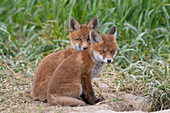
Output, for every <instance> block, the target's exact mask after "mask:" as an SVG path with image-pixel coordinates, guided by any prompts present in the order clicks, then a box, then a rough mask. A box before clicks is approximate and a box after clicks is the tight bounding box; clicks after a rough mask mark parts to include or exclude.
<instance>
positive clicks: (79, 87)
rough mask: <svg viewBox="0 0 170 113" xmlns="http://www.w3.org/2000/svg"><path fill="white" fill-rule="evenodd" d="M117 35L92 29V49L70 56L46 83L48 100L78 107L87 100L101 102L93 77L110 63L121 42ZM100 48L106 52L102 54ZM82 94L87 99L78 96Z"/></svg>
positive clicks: (52, 103) (90, 102)
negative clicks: (95, 93)
mask: <svg viewBox="0 0 170 113" xmlns="http://www.w3.org/2000/svg"><path fill="white" fill-rule="evenodd" d="M115 30H116V28H115ZM114 34H115V31H114ZM114 34H112V33H111V34H110V35H99V34H98V33H97V32H96V31H93V30H92V31H91V32H90V40H91V42H92V44H91V45H90V48H89V49H87V50H85V51H80V52H77V53H75V54H73V55H71V56H69V57H68V58H66V59H65V60H64V61H63V62H62V63H61V64H60V65H59V66H58V67H57V68H56V70H55V71H54V73H53V75H52V77H51V79H50V81H49V83H48V86H47V101H48V103H50V104H51V105H56V104H60V105H69V106H75V105H85V103H83V102H84V101H85V102H86V103H89V104H95V103H97V102H99V101H100V99H98V98H96V97H95V95H94V91H93V89H92V85H91V79H92V78H93V77H94V76H95V75H97V74H98V73H99V72H100V71H101V70H102V68H103V66H104V64H106V63H111V62H108V59H111V58H113V57H114V56H115V54H116V51H117V49H118V44H117V42H116V39H115V38H116V37H115V35H114ZM101 50H104V51H105V54H103V53H100V51H101ZM112 50H114V52H112ZM94 51H95V52H94ZM98 57H99V58H98ZM100 57H103V59H102V58H101V59H100ZM105 58H107V60H106V62H105ZM80 96H81V97H82V99H83V100H84V101H82V100H79V99H78V98H79V97H80ZM72 103H73V104H72Z"/></svg>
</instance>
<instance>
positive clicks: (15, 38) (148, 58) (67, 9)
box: [0, 0, 170, 111]
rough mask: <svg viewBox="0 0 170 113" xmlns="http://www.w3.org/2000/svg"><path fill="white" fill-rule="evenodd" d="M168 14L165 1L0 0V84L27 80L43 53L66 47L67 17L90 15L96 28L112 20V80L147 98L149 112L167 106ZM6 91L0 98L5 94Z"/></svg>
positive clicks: (169, 97)
mask: <svg viewBox="0 0 170 113" xmlns="http://www.w3.org/2000/svg"><path fill="white" fill-rule="evenodd" d="M169 14H170V3H169V2H168V0H93V1H91V0H86V1H83V0H82V1H81V0H71V1H69V0H48V1H47V0H35V1H34V0H27V1H23V0H0V64H1V66H0V88H2V89H5V88H8V87H9V86H10V87H13V86H18V87H19V86H22V85H23V84H25V83H27V82H28V80H29V79H32V78H33V76H34V73H35V70H36V67H37V65H38V63H39V62H40V61H41V60H42V59H43V58H44V57H45V56H46V55H48V54H50V53H52V52H55V51H59V50H63V49H65V48H66V47H68V46H69V30H68V22H69V18H70V17H75V18H76V19H77V20H78V21H79V22H80V23H88V22H89V21H90V20H91V19H92V18H93V17H94V16H96V17H98V19H99V22H100V30H99V31H100V33H102V34H105V33H108V32H109V30H110V29H111V27H112V26H113V25H116V26H117V29H118V38H117V40H118V43H119V51H118V53H117V56H116V57H115V61H114V63H113V65H114V67H115V69H116V70H117V71H116V75H115V76H117V79H115V80H114V81H113V84H119V85H120V88H122V89H124V90H125V91H131V90H132V89H128V88H127V87H126V86H127V85H129V84H130V85H132V86H133V87H134V91H135V93H136V94H143V96H147V97H148V98H149V100H150V101H152V102H153V104H152V109H151V110H153V111H155V110H162V109H168V108H170V106H169V105H170V85H169V84H170V72H169V71H170V66H169V65H170V43H169V41H170V15H169ZM108 69H109V67H108ZM18 75H23V76H24V77H25V78H26V80H22V82H21V80H20V78H19V77H18ZM29 82H32V81H31V80H30V81H29ZM6 91H8V90H4V92H3V91H2V93H1V96H2V95H3V96H4V97H5V98H3V99H1V100H0V101H1V102H3V101H4V100H6V99H7V98H8V95H4V94H5V92H6ZM8 93H12V92H10V90H9V92H8Z"/></svg>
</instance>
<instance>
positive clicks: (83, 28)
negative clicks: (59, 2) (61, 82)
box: [30, 17, 98, 101]
mask: <svg viewBox="0 0 170 113" xmlns="http://www.w3.org/2000/svg"><path fill="white" fill-rule="evenodd" d="M92 29H93V30H96V31H97V30H98V20H97V18H96V17H94V18H93V19H92V20H91V21H90V22H89V24H88V25H80V24H79V23H78V21H77V20H76V19H75V18H71V19H70V22H69V30H70V41H71V47H70V48H67V49H66V50H63V51H59V52H56V53H52V54H50V55H48V56H46V57H45V58H44V59H43V60H42V61H41V63H40V64H39V66H38V68H37V70H36V74H35V77H34V83H33V87H32V89H31V92H30V95H31V97H32V98H33V99H38V100H41V101H45V100H46V99H47V97H46V95H47V83H48V81H49V79H50V78H51V76H52V74H53V72H54V70H55V69H56V67H57V66H58V65H59V64H60V63H61V62H62V61H63V60H64V59H66V58H67V57H68V56H70V55H72V54H73V53H75V52H77V51H82V50H85V49H87V48H88V46H89V45H90V41H89V32H90V30H92Z"/></svg>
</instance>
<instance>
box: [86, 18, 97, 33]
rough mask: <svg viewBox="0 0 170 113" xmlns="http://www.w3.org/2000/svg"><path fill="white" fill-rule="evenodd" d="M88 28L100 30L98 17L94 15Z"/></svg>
mask: <svg viewBox="0 0 170 113" xmlns="http://www.w3.org/2000/svg"><path fill="white" fill-rule="evenodd" d="M87 28H88V29H90V30H96V31H98V30H99V21H98V19H97V17H94V18H93V19H91V20H90V22H89V23H88V25H87Z"/></svg>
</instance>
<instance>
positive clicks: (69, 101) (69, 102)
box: [48, 96, 86, 106]
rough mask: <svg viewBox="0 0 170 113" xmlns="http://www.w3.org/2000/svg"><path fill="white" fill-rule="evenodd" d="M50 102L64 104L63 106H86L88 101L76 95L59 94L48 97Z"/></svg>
mask: <svg viewBox="0 0 170 113" xmlns="http://www.w3.org/2000/svg"><path fill="white" fill-rule="evenodd" d="M48 102H49V103H50V104H51V105H57V104H59V105H62V106H84V105H86V103H85V102H84V101H82V100H79V99H77V98H74V97H68V96H57V97H52V98H50V99H48Z"/></svg>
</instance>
